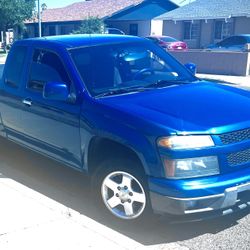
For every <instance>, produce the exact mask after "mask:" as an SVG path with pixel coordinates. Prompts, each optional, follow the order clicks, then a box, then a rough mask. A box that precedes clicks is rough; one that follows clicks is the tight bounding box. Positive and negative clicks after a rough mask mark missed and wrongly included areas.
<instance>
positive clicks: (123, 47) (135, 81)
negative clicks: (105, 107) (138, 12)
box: [70, 41, 196, 96]
mask: <svg viewBox="0 0 250 250" xmlns="http://www.w3.org/2000/svg"><path fill="white" fill-rule="evenodd" d="M70 53H71V56H72V58H73V60H74V62H75V65H76V67H77V69H78V72H79V73H80V75H81V77H82V79H83V81H84V83H85V85H86V87H87V89H88V91H89V92H90V94H91V95H92V96H100V95H102V94H103V93H110V95H111V94H119V90H120V92H121V93H124V92H125V90H126V91H136V89H138V91H139V89H140V90H142V89H143V88H147V86H150V87H151V88H153V87H155V88H156V87H164V84H159V85H158V84H156V83H158V82H161V83H162V82H166V84H167V83H168V82H171V84H173V83H176V84H179V83H178V82H179V81H183V82H190V81H194V80H196V78H195V77H194V76H193V75H192V74H191V73H190V72H189V71H188V70H187V69H186V68H185V67H184V66H182V65H181V64H180V63H178V62H177V61H176V60H175V59H174V58H173V57H172V56H170V55H169V54H168V53H167V52H165V51H164V50H163V49H161V48H159V47H158V46H157V45H154V44H152V43H151V42H142V41H140V42H136V43H119V44H108V45H98V46H92V47H87V48H86V47H85V48H77V49H72V50H70ZM154 84H155V85H154ZM114 90H115V91H114Z"/></svg>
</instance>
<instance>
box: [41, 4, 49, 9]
mask: <svg viewBox="0 0 250 250" xmlns="http://www.w3.org/2000/svg"><path fill="white" fill-rule="evenodd" d="M47 8H48V7H47V4H46V3H43V4H41V9H42V11H45V10H47Z"/></svg>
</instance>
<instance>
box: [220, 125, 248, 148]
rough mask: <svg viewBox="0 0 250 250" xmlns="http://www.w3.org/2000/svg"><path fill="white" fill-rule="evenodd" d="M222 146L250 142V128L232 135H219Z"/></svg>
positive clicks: (231, 133)
mask: <svg viewBox="0 0 250 250" xmlns="http://www.w3.org/2000/svg"><path fill="white" fill-rule="evenodd" d="M218 136H219V138H220V140H221V142H222V144H224V145H227V144H231V143H236V142H241V141H245V140H250V128H248V129H243V130H238V131H234V132H230V133H225V134H221V135H218Z"/></svg>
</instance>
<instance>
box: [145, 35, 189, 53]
mask: <svg viewBox="0 0 250 250" xmlns="http://www.w3.org/2000/svg"><path fill="white" fill-rule="evenodd" d="M147 38H148V39H150V40H152V41H154V42H155V43H157V44H158V45H159V46H161V47H162V48H165V49H167V50H182V51H183V50H187V49H188V46H187V44H186V43H185V42H182V41H179V40H177V39H175V38H173V37H171V36H148V37H147Z"/></svg>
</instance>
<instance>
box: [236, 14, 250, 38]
mask: <svg viewBox="0 0 250 250" xmlns="http://www.w3.org/2000/svg"><path fill="white" fill-rule="evenodd" d="M234 31H235V34H250V17H237V18H235V23H234Z"/></svg>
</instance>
